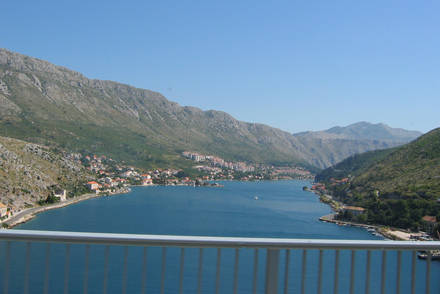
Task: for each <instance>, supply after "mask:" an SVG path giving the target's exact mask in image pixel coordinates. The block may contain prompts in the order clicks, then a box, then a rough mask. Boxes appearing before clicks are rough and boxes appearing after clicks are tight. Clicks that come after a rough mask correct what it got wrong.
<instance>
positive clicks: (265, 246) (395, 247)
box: [0, 230, 440, 294]
mask: <svg viewBox="0 0 440 294" xmlns="http://www.w3.org/2000/svg"><path fill="white" fill-rule="evenodd" d="M0 241H2V242H4V255H3V258H4V261H3V263H4V269H3V279H2V281H3V283H2V284H3V288H2V290H3V293H5V294H8V293H12V292H11V291H12V290H11V289H10V287H9V282H10V278H11V270H10V267H11V264H12V260H13V259H14V255H13V254H12V253H11V250H12V248H16V247H19V246H20V245H16V244H22V247H23V251H22V253H23V254H20V255H23V257H24V263H23V267H24V268H23V269H14V270H15V271H16V272H19V271H20V270H21V273H22V275H21V276H22V280H23V281H22V283H23V291H22V292H24V293H25V294H27V293H30V292H31V291H32V289H34V287H32V285H31V284H30V265H31V262H32V261H33V258H32V254H31V248H32V244H34V243H38V244H40V243H43V244H46V246H45V253H44V256H45V257H44V262H40V267H41V268H44V279H43V293H49V281H50V264H51V263H50V259H51V244H54V243H56V244H59V243H60V244H64V245H62V246H64V247H65V251H64V254H63V255H64V256H63V258H64V274H63V290H64V293H66V294H67V293H69V278H70V274H71V273H70V263H71V257H70V253H71V247H72V245H74V244H83V245H85V250H84V255H83V258H84V267H83V269H82V273H81V274H82V276H83V287H82V288H83V293H88V291H89V272H90V271H91V270H93V271H97V270H98V269H96V268H93V269H91V268H90V267H89V265H90V262H89V260H90V255H91V253H90V248H91V246H92V245H97V246H101V245H103V246H104V254H103V258H104V260H103V261H102V262H101V263H100V264H102V267H103V268H102V279H103V280H102V292H103V293H109V292H111V293H114V292H115V289H109V287H108V278H109V276H108V274H109V258H110V254H109V250H110V246H117V247H120V246H122V248H123V263H122V272H121V276H120V281H121V291H122V293H127V279H128V268H129V266H130V265H131V264H130V262H129V261H128V248H129V247H130V246H135V247H140V248H141V249H143V250H142V252H143V253H142V254H140V255H138V257H137V258H136V259H137V260H139V261H140V262H141V263H142V270H141V272H140V273H139V276H140V277H141V279H140V280H141V283H139V288H138V290H137V291H136V293H146V291H147V287H146V285H147V275H146V273H147V249H148V248H150V247H160V248H161V249H160V250H161V253H160V254H161V256H160V283H159V285H160V286H159V287H158V289H155V290H154V293H165V292H166V282H167V283H168V282H169V281H168V280H167V278H166V276H167V249H169V248H175V247H177V248H179V249H180V250H179V251H180V254H179V256H174V259H173V264H178V272H179V274H178V278H177V279H176V280H175V281H172V282H171V283H173V284H174V285H175V286H176V289H178V293H183V290H184V289H183V284H184V279H185V249H186V248H198V254H197V255H198V256H194V258H192V259H191V262H192V263H194V264H195V265H196V266H197V275H196V280H197V287H196V293H202V292H204V291H203V288H202V279H203V276H204V265H206V262H207V261H209V263H214V262H215V278H213V279H212V280H213V282H214V283H215V287H213V288H212V289H211V290H210V291H211V292H213V293H216V294H217V293H219V291H220V290H219V289H220V285H221V277H222V276H221V260H222V251H223V250H224V249H229V250H230V249H232V250H233V264H232V269H231V271H232V273H233V278H232V287H231V291H228V292H227V293H231V292H232V293H241V291H239V288H238V284H239V266H240V253H241V252H242V250H245V249H246V250H251V251H253V257H252V261H251V262H249V263H253V265H252V281H246V282H249V283H251V285H252V286H251V289H250V291H249V292H250V293H261V291H262V290H263V291H264V293H266V294H269V293H270V294H276V293H286V294H287V293H289V291H290V290H289V283H290V281H291V279H290V275H291V274H292V273H291V272H292V270H291V269H290V268H289V267H291V264H292V262H291V252H292V251H293V250H295V252H296V251H298V252H299V254H300V256H299V258H298V261H299V260H300V263H301V265H298V266H297V267H295V269H296V270H295V273H296V274H297V275H299V277H300V285H299V287H298V289H299V291H300V293H309V292H310V291H309V290H308V289H307V283H306V279H307V274H308V273H309V272H310V269H308V265H309V263H308V256H312V255H313V256H316V259H317V264H316V265H315V266H314V269H313V271H316V272H315V273H316V274H315V275H314V277H316V281H315V283H316V287H315V289H314V293H318V294H320V293H339V292H340V287H339V286H340V278H341V275H340V269H341V252H344V256H346V257H347V258H345V257H344V260H349V270H348V272H347V273H348V274H349V289H348V292H349V293H350V294H352V293H353V294H354V293H366V294H369V293H372V290H371V283H372V252H379V254H380V255H381V258H380V260H381V261H380V270H381V273H380V293H387V291H388V290H387V289H386V287H385V285H386V283H387V278H389V277H387V272H389V271H388V270H387V260H389V258H387V253H388V252H390V251H391V252H393V254H394V255H395V256H396V259H395V261H396V263H395V272H394V273H393V274H394V275H395V277H394V279H395V289H394V290H395V293H401V292H402V291H406V292H405V293H412V294H413V293H419V290H417V288H416V283H418V284H421V283H423V284H424V285H425V286H424V292H426V293H431V279H432V277H431V260H432V254H431V252H432V251H434V250H440V242H431V241H429V242H427V241H426V242H415V241H381V240H379V241H371V240H362V241H360V240H306V239H276V238H236V237H231V238H229V237H196V236H168V235H135V234H110V233H79V232H58V231H27V230H1V231H0ZM23 245H24V246H23ZM208 248H211V249H212V248H213V250H215V251H216V256H215V258H211V259H209V260H205V261H204V250H205V249H208ZM39 249H42V248H40V247H39ZM40 251H41V250H40ZM417 251H426V253H427V254H426V261H425V262H424V263H426V269H425V270H424V278H425V279H424V281H419V280H417V279H416V268H417V267H416V262H420V261H417ZM156 252H159V251H156ZM261 252H263V254H260V253H261ZM310 252H313V254H311V253H310ZM326 252H327V253H326ZM328 252H334V255H333V256H330V255H329V254H328ZM359 252H362V262H361V263H364V262H365V264H362V265H360V264H359V263H356V259H357V255H358V253H359ZM324 253H325V254H326V260H329V259H332V269H333V277H332V280H333V283H332V289H329V288H328V285H327V286H326V289H325V291H323V264H324V262H323V259H324ZM403 253H404V255H405V258H406V257H408V259H409V262H407V263H405V264H406V265H405V272H408V273H409V272H410V276H405V277H404V279H405V280H410V283H409V285H410V288H408V287H405V289H402V268H403V266H402V254H403ZM359 254H360V253H359ZM60 255H61V254H60V253H59V252H58V253H57V259H58V257H59V256H60ZM247 255H249V254H247ZM195 258H197V262H196V260H195ZM248 259H249V258H248ZM259 259H263V262H261V260H259ZM43 265H44V266H43ZM210 266H211V265H210ZM261 266H264V271H265V275H264V289H257V286H258V285H259V284H261V281H259V274H258V272H259V267H261ZM328 266H329V265H328V263H326V267H328ZM408 266H409V267H410V269H407V268H406V267H408ZM212 267H214V265H212ZM360 267H361V268H363V269H362V277H361V279H362V285H360V284H359V283H358V284H356V278H355V276H356V270H358V269H359V268H360ZM155 268H156V269H157V271H159V267H158V266H157V265H156V266H155ZM344 268H346V264H344ZM375 272H376V270H375ZM76 274H78V273H76ZM58 275H60V273H59V272H58ZM344 276H345V275H344ZM14 277H16V274H14ZM16 278H17V277H16ZM58 279H59V278H58ZM326 279H328V277H327V276H326ZM358 280H359V279H358ZM95 282H96V281H95ZM241 282H243V281H241ZM327 284H328V283H327ZM177 285H178V286H177ZM110 290H111V291H110ZM315 290H316V292H315ZM207 291H208V290H207ZM116 292H118V293H119V290H118V291H116ZM436 292H438V289H436ZM31 293H33V292H31ZM39 293H40V292H39ZM130 293H131V292H130Z"/></svg>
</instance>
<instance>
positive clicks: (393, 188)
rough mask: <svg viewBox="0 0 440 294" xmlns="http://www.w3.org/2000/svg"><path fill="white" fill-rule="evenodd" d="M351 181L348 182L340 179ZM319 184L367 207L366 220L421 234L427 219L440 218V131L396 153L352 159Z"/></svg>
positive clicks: (320, 178) (327, 172)
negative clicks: (417, 231)
mask: <svg viewBox="0 0 440 294" xmlns="http://www.w3.org/2000/svg"><path fill="white" fill-rule="evenodd" d="M346 177H348V178H349V181H348V182H347V183H338V182H337V181H335V180H334V179H341V178H346ZM332 178H333V179H332ZM316 180H317V181H321V182H324V183H326V186H327V189H328V190H329V191H330V192H331V193H332V194H333V195H334V196H335V197H337V198H339V199H340V200H342V201H343V202H345V203H347V204H352V205H358V206H362V207H365V208H367V210H368V213H367V215H366V216H362V217H361V220H362V221H368V222H372V223H381V224H388V225H393V226H398V227H403V228H413V229H415V228H417V227H420V226H421V225H422V222H421V218H422V217H423V216H424V215H431V216H437V219H440V204H439V202H438V199H440V129H435V130H433V131H431V132H429V133H427V134H425V135H423V136H422V137H420V138H419V139H417V140H415V141H413V142H411V143H409V144H407V145H404V146H402V147H399V148H396V149H392V150H385V151H379V152H377V151H376V152H370V153H366V154H362V155H360V156H355V157H351V158H349V159H346V160H345V161H343V162H341V163H340V164H338V165H336V166H334V167H332V168H329V169H327V170H324V171H323V172H321V173H320V174H318V175H317V177H316Z"/></svg>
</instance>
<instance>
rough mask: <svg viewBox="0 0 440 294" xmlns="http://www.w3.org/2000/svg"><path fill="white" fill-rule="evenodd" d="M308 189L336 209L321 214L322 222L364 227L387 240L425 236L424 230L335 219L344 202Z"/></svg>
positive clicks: (409, 239)
mask: <svg viewBox="0 0 440 294" xmlns="http://www.w3.org/2000/svg"><path fill="white" fill-rule="evenodd" d="M306 191H309V192H312V193H313V194H315V195H317V196H318V197H319V200H320V202H322V203H324V204H327V205H329V206H330V207H331V209H332V210H333V211H334V212H333V213H331V214H328V215H324V216H321V217H320V218H319V220H320V221H322V222H327V223H333V224H336V225H339V226H351V227H359V228H363V229H365V230H367V231H368V232H370V233H372V234H373V235H375V236H382V237H383V238H384V239H385V240H386V239H388V240H394V241H416V239H415V238H418V237H422V236H423V233H422V232H417V233H408V232H405V231H403V230H401V229H397V228H390V227H386V226H382V225H375V224H363V223H357V222H353V221H343V220H336V219H334V216H335V215H336V213H335V212H336V211H337V209H338V208H339V207H341V206H343V203H341V202H339V201H336V200H334V199H333V197H332V196H331V195H325V194H319V193H317V192H315V191H313V190H310V189H308V190H306Z"/></svg>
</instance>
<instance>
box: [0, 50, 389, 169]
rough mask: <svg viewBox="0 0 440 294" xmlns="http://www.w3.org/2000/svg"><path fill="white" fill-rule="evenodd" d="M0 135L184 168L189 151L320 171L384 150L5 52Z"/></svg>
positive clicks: (0, 59) (0, 60) (1, 56)
mask: <svg viewBox="0 0 440 294" xmlns="http://www.w3.org/2000/svg"><path fill="white" fill-rule="evenodd" d="M0 135H2V136H7V137H13V138H18V139H23V140H26V141H30V142H34V143H41V144H44V145H47V146H58V147H61V148H62V149H66V150H72V151H88V152H91V153H97V154H105V155H109V156H111V157H113V158H114V159H116V160H119V161H121V160H122V161H126V162H127V163H130V164H133V165H137V166H141V167H168V166H176V167H185V166H189V165H190V164H191V163H190V162H188V161H187V160H185V159H183V158H182V157H181V156H180V154H181V152H182V151H195V152H200V153H204V154H213V155H217V156H220V157H222V158H224V159H225V160H231V161H248V162H256V163H267V164H275V165H277V164H283V165H285V164H299V165H302V166H305V167H308V168H323V167H327V166H329V165H331V164H333V163H335V162H338V161H340V160H342V159H344V158H345V157H347V156H349V155H352V154H354V153H359V152H362V151H365V150H371V149H377V148H386V147H388V146H389V145H387V144H385V143H383V142H382V141H380V142H364V141H362V142H360V141H353V140H351V141H350V142H347V140H346V139H337V140H335V141H331V142H329V141H328V140H323V139H315V138H313V139H309V138H308V137H307V136H300V135H295V136H293V135H292V134H289V133H287V132H284V131H282V130H279V129H276V128H272V127H269V126H266V125H263V124H255V123H246V122H241V121H238V120H236V119H234V118H233V117H232V116H230V115H228V114H227V113H224V112H220V111H215V110H209V111H202V110H200V109H198V108H195V107H188V106H184V107H183V106H180V105H178V104H177V103H174V102H172V101H169V100H167V99H166V98H165V97H164V96H162V95H161V94H159V93H157V92H153V91H149V90H144V89H138V88H135V87H132V86H129V85H125V84H120V83H116V82H112V81H102V80H93V79H88V78H86V77H85V76H83V75H82V74H80V73H78V72H75V71H71V70H69V69H67V68H64V67H60V66H56V65H53V64H51V63H49V62H47V61H43V60H39V59H36V58H32V57H28V56H25V55H21V54H18V53H14V52H10V51H8V50H5V49H0ZM347 143H349V144H347Z"/></svg>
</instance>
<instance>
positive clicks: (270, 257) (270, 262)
mask: <svg viewBox="0 0 440 294" xmlns="http://www.w3.org/2000/svg"><path fill="white" fill-rule="evenodd" d="M279 262H280V250H278V249H267V257H266V291H265V292H264V293H266V294H277V293H278V267H279Z"/></svg>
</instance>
